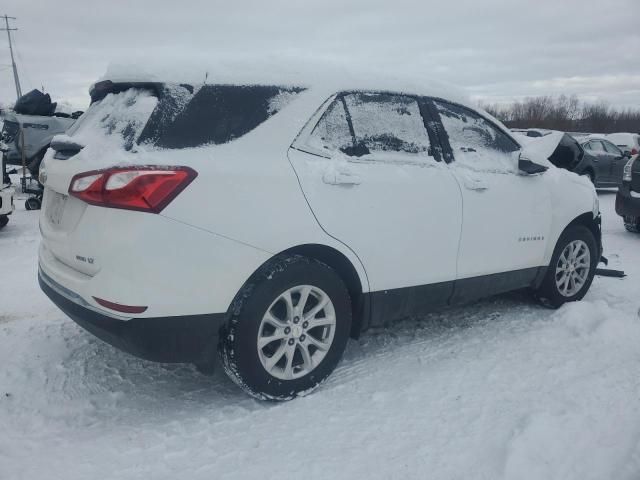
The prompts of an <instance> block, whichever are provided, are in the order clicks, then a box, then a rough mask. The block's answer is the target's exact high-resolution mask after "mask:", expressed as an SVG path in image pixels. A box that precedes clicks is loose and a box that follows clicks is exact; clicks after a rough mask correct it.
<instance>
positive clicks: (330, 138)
mask: <svg viewBox="0 0 640 480" xmlns="http://www.w3.org/2000/svg"><path fill="white" fill-rule="evenodd" d="M307 143H308V144H309V146H311V147H313V148H316V149H319V150H326V151H328V152H335V151H338V150H339V151H341V152H344V151H346V150H347V149H348V148H349V147H353V137H352V136H351V132H350V130H349V123H348V121H347V112H346V110H345V109H344V103H343V102H342V100H340V99H338V100H335V101H334V102H333V103H332V104H331V105H330V106H329V108H327V110H326V111H325V112H324V115H322V118H321V119H320V121H319V122H318V124H317V125H316V126H315V128H314V129H313V130H312V131H311V136H310V137H309V140H308V141H307Z"/></svg>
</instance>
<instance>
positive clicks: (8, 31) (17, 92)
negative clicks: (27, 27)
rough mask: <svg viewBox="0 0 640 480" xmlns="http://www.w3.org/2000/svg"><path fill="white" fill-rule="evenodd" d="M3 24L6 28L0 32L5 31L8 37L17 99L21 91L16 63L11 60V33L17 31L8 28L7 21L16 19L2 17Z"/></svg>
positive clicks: (0, 29)
mask: <svg viewBox="0 0 640 480" xmlns="http://www.w3.org/2000/svg"><path fill="white" fill-rule="evenodd" d="M3 17H4V23H5V25H6V27H7V28H0V31H2V30H5V31H6V32H7V37H9V51H10V52H11V66H12V67H13V81H14V82H15V83H16V95H17V96H18V98H20V97H21V96H22V89H21V88H20V79H19V78H18V69H17V68H16V61H15V59H14V58H13V46H12V45H11V32H12V31H16V30H18V29H17V28H9V20H15V19H16V17H8V16H7V15H4V16H3ZM3 17H0V18H3Z"/></svg>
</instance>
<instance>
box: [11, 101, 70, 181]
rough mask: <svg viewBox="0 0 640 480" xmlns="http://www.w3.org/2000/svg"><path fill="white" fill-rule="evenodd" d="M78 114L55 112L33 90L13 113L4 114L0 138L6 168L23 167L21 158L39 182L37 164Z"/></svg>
mask: <svg viewBox="0 0 640 480" xmlns="http://www.w3.org/2000/svg"><path fill="white" fill-rule="evenodd" d="M80 114H82V112H75V113H74V114H72V115H68V114H65V113H58V112H56V103H55V102H51V97H50V96H49V95H48V94H43V93H42V92H40V91H39V90H32V91H31V92H29V93H27V94H25V95H23V96H22V97H20V98H19V99H18V101H17V102H16V104H15V107H14V110H13V111H8V112H6V114H5V117H4V125H3V128H2V133H1V136H0V140H2V143H3V144H4V146H3V150H5V151H4V158H5V163H6V165H22V158H23V154H24V158H25V164H26V166H27V168H28V169H29V171H30V172H31V175H32V176H33V178H38V171H39V169H40V162H41V161H42V158H43V157H44V153H45V152H46V150H47V148H49V145H50V143H51V139H52V138H53V137H54V136H55V135H58V134H61V133H64V132H65V131H66V130H67V129H68V128H69V127H70V126H71V125H73V123H74V122H75V121H76V119H77V118H78V116H79V115H80ZM23 137H24V152H23Z"/></svg>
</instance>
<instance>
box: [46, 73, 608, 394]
mask: <svg viewBox="0 0 640 480" xmlns="http://www.w3.org/2000/svg"><path fill="white" fill-rule="evenodd" d="M345 83H346V82H345ZM91 94H92V100H93V103H92V105H91V107H90V108H89V110H88V111H87V112H86V113H85V114H84V115H83V116H82V117H81V119H80V120H79V121H78V122H77V123H76V124H75V125H74V126H73V127H72V129H71V130H70V131H69V132H68V135H66V136H59V137H56V138H55V139H54V142H53V144H52V145H53V148H52V149H50V150H49V152H48V153H47V155H46V157H45V161H44V164H45V168H44V169H43V171H42V175H41V181H42V182H43V183H44V184H45V188H46V190H45V195H44V205H43V210H42V214H41V219H40V227H41V231H42V236H43V239H42V243H41V246H40V257H39V262H40V268H39V279H40V285H41V287H42V289H43V290H44V292H45V293H46V294H47V295H48V296H49V297H50V298H51V300H53V302H54V303H56V304H57V305H58V306H59V307H60V308H61V309H62V310H63V311H64V312H65V313H67V314H68V315H69V316H70V317H71V318H72V319H73V320H75V321H76V322H77V323H79V324H80V325H82V326H83V327H84V328H86V329H87V330H89V331H90V332H92V333H93V334H95V335H96V336H98V337H100V338H101V339H103V340H105V341H107V342H109V343H111V344H113V345H116V346H118V347H119V348H121V349H123V350H125V351H127V352H130V353H132V354H135V355H138V356H140V357H143V358H147V359H151V360H156V361H167V362H192V363H195V364H196V365H200V366H203V367H204V366H210V365H211V362H212V359H213V358H214V357H215V352H216V348H217V350H218V351H219V353H220V356H221V357H222V361H223V365H224V368H225V370H226V372H227V373H228V374H229V376H230V377H231V378H232V379H233V380H234V381H235V382H236V383H237V384H238V385H240V386H241V387H242V388H243V389H244V390H246V391H247V392H248V393H250V394H251V395H254V396H256V397H259V398H268V399H288V398H293V397H295V396H297V395H300V394H304V393H307V392H309V391H310V390H311V389H313V388H315V387H316V386H317V385H318V384H319V383H320V382H322V381H323V380H324V379H326V378H327V376H328V375H329V374H330V373H331V372H332V370H333V369H334V368H335V366H336V364H337V363H338V361H339V360H340V357H341V356H342V353H343V351H344V349H345V346H346V343H347V340H348V338H349V336H357V335H359V334H360V332H362V331H364V330H366V329H368V328H369V327H372V326H376V325H381V324H383V323H387V322H389V321H392V320H396V319H400V318H403V317H407V316H410V315H416V314H420V313H422V312H426V311H428V310H430V309H433V308H436V307H440V306H444V305H451V304H455V303H460V302H467V301H471V300H475V299H478V298H480V297H485V296H488V295H493V294H497V293H500V292H506V291H509V290H515V289H522V288H529V289H531V290H532V291H534V292H536V295H537V296H538V297H539V298H542V299H544V301H545V302H546V303H547V304H548V305H551V306H554V307H557V306H560V305H561V304H563V303H564V302H568V301H573V300H579V299H581V298H582V297H583V296H584V295H585V294H586V292H587V290H588V289H589V286H590V285H591V281H592V279H593V275H594V271H595V267H596V264H597V263H598V261H599V259H600V255H601V244H600V215H599V212H598V202H597V197H596V194H595V191H594V188H593V186H592V185H591V184H590V183H589V182H588V181H587V180H585V179H583V178H580V177H579V176H578V175H575V174H573V173H570V172H568V171H565V170H562V169H559V168H556V167H555V166H554V165H553V164H552V163H551V162H549V161H548V160H547V159H546V158H544V157H541V158H539V157H537V156H536V155H537V154H536V152H535V151H526V150H525V151H523V149H522V147H521V146H520V145H519V144H518V142H517V141H516V140H514V138H513V137H512V136H511V134H510V133H509V131H508V130H507V129H506V128H505V127H504V126H503V125H501V124H500V123H499V122H497V121H496V120H494V119H492V118H491V117H489V116H488V115H487V114H485V113H482V112H479V111H477V110H474V109H473V108H470V107H469V106H467V105H465V104H464V102H460V101H452V100H451V97H450V96H448V94H446V93H442V92H441V91H439V90H437V89H431V88H428V87H421V86H419V87H413V86H409V85H403V84H399V83H398V84H396V85H394V84H390V83H384V84H383V83H382V82H381V83H380V84H379V85H378V84H376V81H375V80H366V81H353V82H352V83H351V84H345V85H340V86H336V87H331V86H329V85H327V84H326V83H323V84H320V85H314V84H313V82H308V83H305V84H301V86H290V85H287V86H282V85H278V86H272V85H271V86H270V85H260V84H250V85H246V84H244V85H240V84H239V85H232V84H206V85H199V86H192V85H187V84H172V83H158V82H148V83H145V82H140V81H136V82H127V81H119V82H116V81H108V80H105V81H103V82H100V83H98V84H96V85H94V87H93V88H92V90H91Z"/></svg>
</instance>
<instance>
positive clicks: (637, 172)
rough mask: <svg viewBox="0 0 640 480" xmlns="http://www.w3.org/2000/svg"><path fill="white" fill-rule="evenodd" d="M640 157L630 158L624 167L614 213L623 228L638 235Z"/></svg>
mask: <svg viewBox="0 0 640 480" xmlns="http://www.w3.org/2000/svg"><path fill="white" fill-rule="evenodd" d="M639 158H640V155H637V154H636V155H634V156H633V157H631V158H630V159H629V160H628V161H627V163H626V165H625V166H624V173H623V176H622V185H621V186H620V188H619V189H618V194H617V195H616V213H617V214H618V215H620V216H621V217H622V220H623V222H624V226H625V228H626V229H627V230H628V231H630V232H634V233H640V160H638V159H639Z"/></svg>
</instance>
